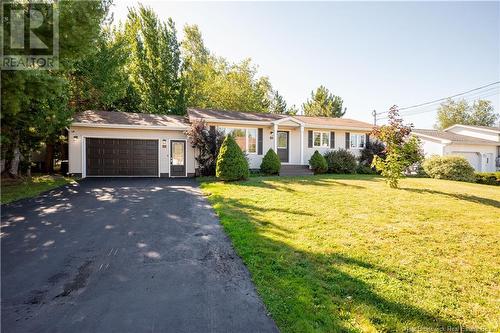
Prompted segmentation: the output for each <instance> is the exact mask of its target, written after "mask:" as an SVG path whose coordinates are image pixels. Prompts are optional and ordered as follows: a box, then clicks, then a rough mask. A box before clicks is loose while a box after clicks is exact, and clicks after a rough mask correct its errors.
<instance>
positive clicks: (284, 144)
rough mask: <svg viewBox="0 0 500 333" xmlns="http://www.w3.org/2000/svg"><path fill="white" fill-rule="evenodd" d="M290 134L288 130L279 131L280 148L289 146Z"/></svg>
mask: <svg viewBox="0 0 500 333" xmlns="http://www.w3.org/2000/svg"><path fill="white" fill-rule="evenodd" d="M287 141H288V134H287V133H286V132H278V148H282V149H286V148H288V142H287Z"/></svg>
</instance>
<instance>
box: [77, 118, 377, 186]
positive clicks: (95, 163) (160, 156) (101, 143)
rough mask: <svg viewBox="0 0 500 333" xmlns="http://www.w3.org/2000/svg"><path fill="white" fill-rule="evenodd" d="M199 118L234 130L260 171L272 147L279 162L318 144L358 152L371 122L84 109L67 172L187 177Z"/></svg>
mask: <svg viewBox="0 0 500 333" xmlns="http://www.w3.org/2000/svg"><path fill="white" fill-rule="evenodd" d="M196 120H203V121H205V122H206V124H207V125H208V126H210V129H211V130H214V129H216V128H217V129H219V130H221V131H223V132H225V133H227V134H229V133H231V134H232V135H233V136H234V137H235V140H236V142H237V144H238V145H239V146H240V147H241V149H242V150H243V151H245V153H246V155H247V157H248V160H249V164H250V168H251V169H258V168H259V167H260V164H261V161H262V157H263V156H264V154H265V153H266V152H267V151H268V150H269V149H270V148H272V149H273V150H274V151H276V152H277V154H278V156H279V157H280V159H281V162H282V163H283V164H284V165H289V166H290V167H294V166H307V165H308V163H309V158H310V157H311V155H312V154H313V153H314V151H315V150H318V151H319V152H321V153H325V152H327V151H329V150H332V149H340V148H342V149H347V150H349V151H350V152H352V153H353V154H354V155H359V153H360V151H361V149H363V148H364V147H365V145H366V142H367V140H368V138H369V136H368V133H370V131H371V130H372V125H371V124H368V123H365V122H361V121H357V120H352V119H346V118H330V117H306V116H287V115H277V114H265V113H253V112H235V111H230V112H228V111H222V110H212V109H188V114H187V116H186V117H182V116H170V115H169V116H167V115H153V114H143V113H125V112H109V111H85V112H81V113H78V114H76V115H75V117H74V119H73V122H72V124H71V126H70V127H69V140H68V151H69V173H71V174H76V175H81V176H82V177H109V176H146V177H189V176H194V175H195V174H196V172H197V165H196V153H197V152H196V151H195V150H194V149H193V148H192V147H191V144H190V143H189V139H188V138H187V136H186V134H185V131H186V129H188V128H189V126H190V123H191V122H193V121H196Z"/></svg>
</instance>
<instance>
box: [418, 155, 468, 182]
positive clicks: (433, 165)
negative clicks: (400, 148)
mask: <svg viewBox="0 0 500 333" xmlns="http://www.w3.org/2000/svg"><path fill="white" fill-rule="evenodd" d="M422 167H423V169H424V171H425V173H426V174H428V175H429V177H431V178H438V179H450V180H459V181H464V182H474V181H475V180H476V178H475V175H474V168H473V167H472V166H471V165H470V164H469V162H468V161H467V160H466V159H465V158H464V157H462V156H432V157H430V158H428V159H426V160H425V161H424V162H423V163H422Z"/></svg>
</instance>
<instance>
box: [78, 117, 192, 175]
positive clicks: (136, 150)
mask: <svg viewBox="0 0 500 333" xmlns="http://www.w3.org/2000/svg"><path fill="white" fill-rule="evenodd" d="M187 129H189V123H188V122H187V119H186V118H185V117H182V116H173V115H154V114H144V113H126V112H111V111H84V112H80V113H77V114H76V115H75V117H74V119H73V122H72V124H71V126H70V127H69V128H68V154H69V156H68V157H69V173H70V174H72V175H75V176H77V177H82V178H85V177H193V176H194V175H195V172H196V160H195V150H194V149H193V147H191V145H190V144H189V140H188V138H187V137H186V133H185V132H186V130H187Z"/></svg>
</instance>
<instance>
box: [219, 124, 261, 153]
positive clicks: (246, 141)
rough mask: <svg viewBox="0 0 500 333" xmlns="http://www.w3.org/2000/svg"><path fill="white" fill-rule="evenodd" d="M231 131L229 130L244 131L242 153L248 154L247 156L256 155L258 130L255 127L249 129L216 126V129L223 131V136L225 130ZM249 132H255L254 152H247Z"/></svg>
mask: <svg viewBox="0 0 500 333" xmlns="http://www.w3.org/2000/svg"><path fill="white" fill-rule="evenodd" d="M228 128H229V129H231V130H235V129H238V130H245V150H244V153H245V154H248V155H257V153H258V150H259V147H258V145H259V130H258V129H257V128H256V127H249V128H244V127H230V126H227V127H226V126H218V127H217V129H218V130H220V129H224V134H225V130H226V129H228ZM249 130H255V152H249V151H248V144H249V140H248V131H249Z"/></svg>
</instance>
